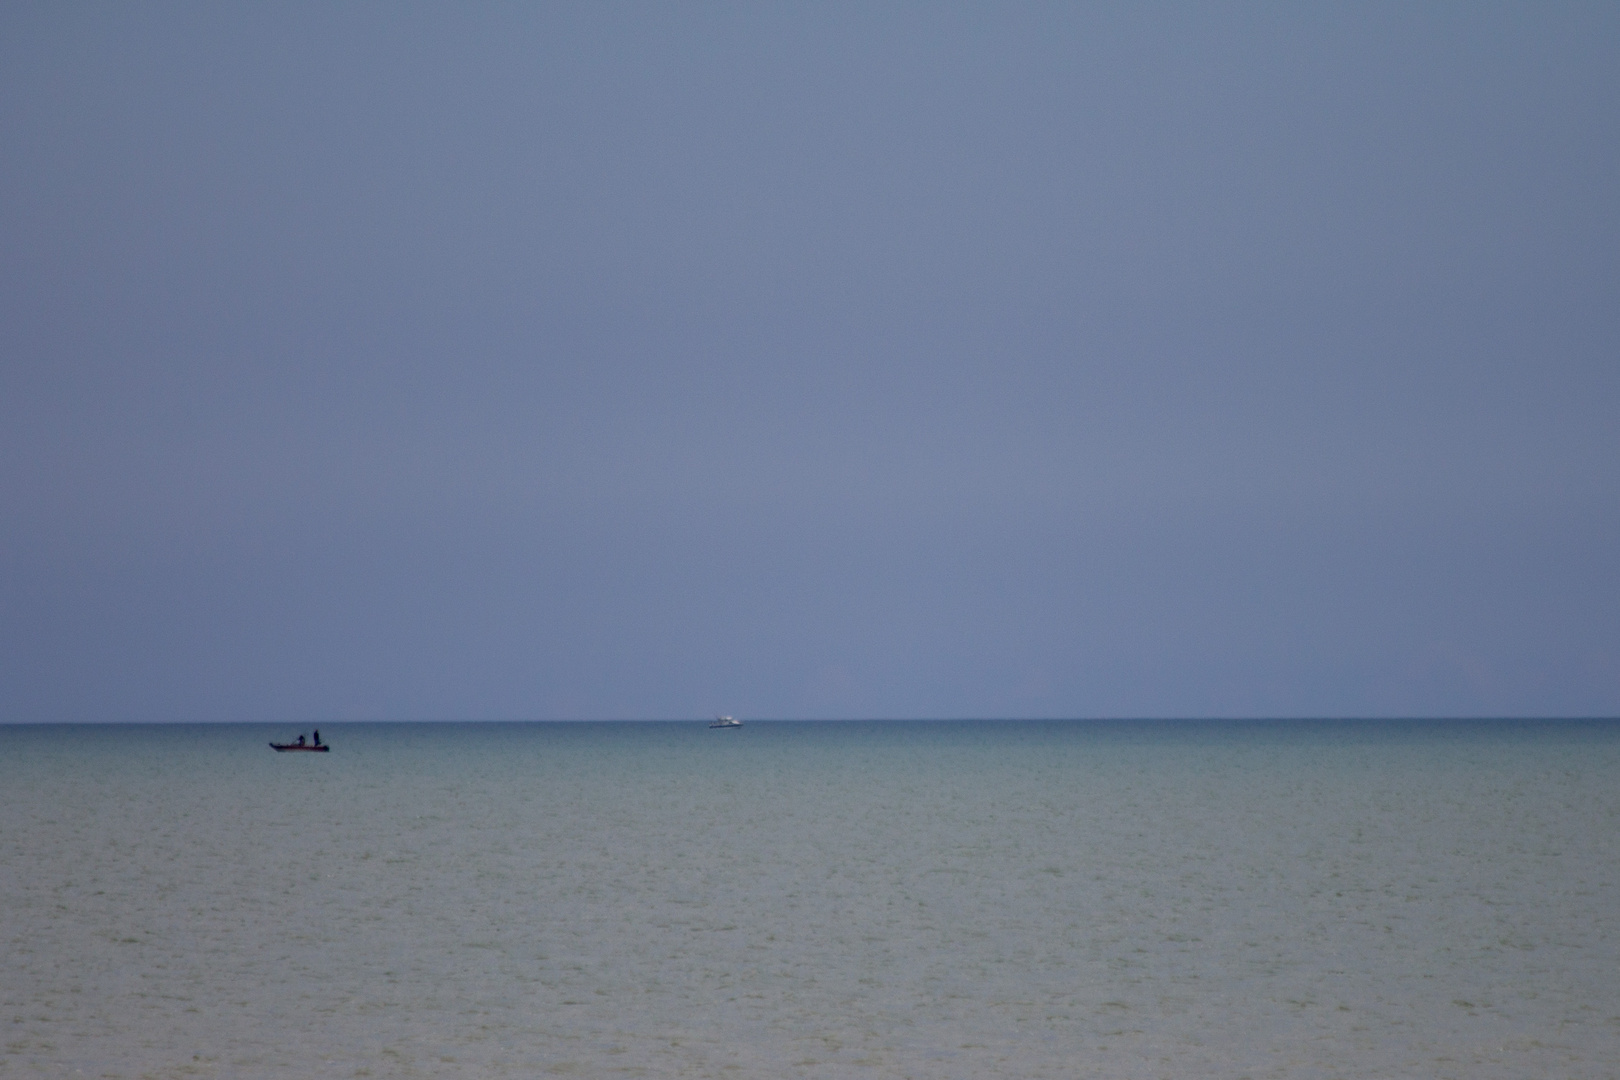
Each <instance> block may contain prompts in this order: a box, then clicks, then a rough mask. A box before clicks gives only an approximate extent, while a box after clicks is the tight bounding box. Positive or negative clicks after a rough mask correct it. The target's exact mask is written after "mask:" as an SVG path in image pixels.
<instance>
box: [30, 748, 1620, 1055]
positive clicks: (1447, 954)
mask: <svg viewBox="0 0 1620 1080" xmlns="http://www.w3.org/2000/svg"><path fill="white" fill-rule="evenodd" d="M293 733H295V729H292V728H287V727H282V728H275V729H271V728H261V727H254V726H246V725H221V726H213V727H197V726H164V727H99V726H90V727H55V726H53V727H10V728H4V727H0V860H3V861H0V940H3V942H4V945H3V947H4V954H3V977H0V1025H3V1028H4V1043H5V1046H4V1052H3V1053H0V1076H36V1075H37V1076H53V1077H54V1076H75V1075H79V1074H83V1075H85V1076H93V1077H143V1076H155V1077H180V1076H188V1077H189V1076H220V1077H249V1078H252V1077H305V1076H320V1077H347V1076H377V1077H392V1076H449V1077H463V1076H465V1077H486V1076H489V1077H502V1076H514V1077H516V1076H523V1077H528V1076H544V1075H565V1076H566V1075H575V1076H581V1077H613V1076H638V1077H687V1076H691V1077H699V1076H702V1077H735V1078H738V1080H742V1078H752V1077H761V1078H763V1077H873V1078H876V1077H919V1078H920V1077H929V1078H962V1080H967V1078H975V1080H979V1078H995V1077H1007V1078H1014V1077H1016V1078H1020V1080H1023V1078H1036V1077H1092V1076H1095V1077H1110V1078H1112V1077H1200V1078H1201V1077H1245V1076H1247V1077H1341V1076H1342V1077H1459V1078H1460V1077H1468V1078H1494V1077H1501V1078H1509V1077H1511V1078H1514V1080H1519V1078H1523V1077H1527V1076H1549V1077H1571V1078H1582V1077H1615V1076H1620V989H1617V988H1620V724H1616V723H1577V722H1546V723H1522V722H1514V723H1506V722H1504V723H1463V722H1448V723H1430V722H1420V723H1337V722H1335V723H1320V722H1314V723H1305V722H1297V723H1288V722H1282V723H1253V724H1241V723H1226V722H1218V723H1109V724H1099V723H940V724H921V723H899V724H890V723H883V724H880V723H820V724H818V723H776V724H765V723H755V724H750V725H748V726H747V727H746V728H744V729H743V730H741V731H737V732H723V731H717V732H710V731H708V730H707V729H706V728H704V727H703V726H702V725H701V724H694V725H684V724H515V725H339V724H332V725H323V731H322V734H323V735H324V736H326V738H327V741H329V742H330V743H331V744H332V745H333V748H334V749H333V752H332V753H330V754H326V755H309V754H306V755H284V754H273V753H271V752H270V750H269V749H268V748H267V747H266V745H265V743H266V741H267V740H268V739H270V738H272V737H285V736H286V735H289V734H293Z"/></svg>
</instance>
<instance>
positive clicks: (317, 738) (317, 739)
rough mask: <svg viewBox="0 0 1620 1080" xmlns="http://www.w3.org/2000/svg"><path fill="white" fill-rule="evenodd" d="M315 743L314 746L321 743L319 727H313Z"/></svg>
mask: <svg viewBox="0 0 1620 1080" xmlns="http://www.w3.org/2000/svg"><path fill="white" fill-rule="evenodd" d="M315 745H316V746H319V745H321V729H320V728H316V729H315Z"/></svg>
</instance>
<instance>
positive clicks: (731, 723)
mask: <svg viewBox="0 0 1620 1080" xmlns="http://www.w3.org/2000/svg"><path fill="white" fill-rule="evenodd" d="M709 726H710V727H711V728H739V727H742V721H741V720H733V719H732V718H731V717H729V716H717V717H715V718H714V723H712V724H710V725H709Z"/></svg>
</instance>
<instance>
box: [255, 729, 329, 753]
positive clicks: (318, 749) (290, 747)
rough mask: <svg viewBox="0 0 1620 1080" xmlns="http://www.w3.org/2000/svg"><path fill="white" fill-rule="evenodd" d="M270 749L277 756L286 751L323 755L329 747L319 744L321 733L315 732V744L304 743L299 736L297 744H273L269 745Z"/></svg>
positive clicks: (302, 738)
mask: <svg viewBox="0 0 1620 1080" xmlns="http://www.w3.org/2000/svg"><path fill="white" fill-rule="evenodd" d="M270 749H272V750H274V751H275V752H276V753H278V754H285V753H287V752H288V751H292V752H295V753H306V754H324V753H326V752H327V751H328V750H330V749H331V747H329V746H327V745H326V744H325V743H323V742H321V733H320V732H318V731H317V732H316V733H315V742H314V743H313V744H311V743H306V742H304V737H303V736H302V735H300V736H298V741H297V742H273V743H271V744H270Z"/></svg>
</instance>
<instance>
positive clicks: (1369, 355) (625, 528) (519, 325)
mask: <svg viewBox="0 0 1620 1080" xmlns="http://www.w3.org/2000/svg"><path fill="white" fill-rule="evenodd" d="M1617 416H1620V6H1616V5H1613V4H1591V5H1578V4H1566V5H1556V6H1554V5H1529V4H1526V5H1521V6H1492V5H1480V4H1456V5H1433V4H1429V5H1425V4H1416V5H1414V4H1386V5H1381V4H1350V5H1343V6H1337V7H1326V6H1323V5H1314V4H1312V5H1303V4H1302V5H1264V6H1239V5H1223V6H1195V5H1164V6H1148V5H1137V4H1129V5H1117V6H1105V7H1091V6H1080V5H1068V4H1057V5H1025V4H1018V5H1013V4H982V5H972V6H966V5H964V6H943V5H935V4H917V5H872V4H865V3H862V4H851V5H835V4H814V5H805V6H785V5H776V4H760V5H734V6H733V5H701V6H694V5H683V4H668V5H663V4H659V5H642V4H598V3H589V4H580V5H561V4H557V5H524V4H512V5H492V6H481V7H476V8H474V9H471V10H469V9H467V8H466V7H465V6H463V5H425V6H421V7H414V8H412V7H406V6H403V5H395V4H386V5H385V4H375V5H334V4H327V3H316V4H306V5H298V4H290V3H275V4H264V5H257V6H244V5H226V4H212V3H199V4H195V5H161V4H143V5H123V4H107V5H93V6H92V5H82V4H81V5H63V4H31V3H21V2H17V3H9V4H6V5H4V6H3V8H0V506H3V515H0V560H3V563H0V572H3V578H0V590H3V591H0V719H4V720H12V721H24V720H101V719H144V720H166V719H289V720H292V719H299V720H302V719H340V718H384V719H390V718H401V719H403V718H426V717H433V718H463V717H465V718H505V717H511V718H575V717H632V718H633V717H681V716H700V715H705V714H707V713H711V712H717V711H725V712H732V713H736V714H738V715H746V716H779V717H846V716H919V717H954V716H1162V715H1184V716H1233V715H1341V716H1342V715H1436V714H1440V715H1504V714H1539V715H1562V714H1578V715H1591V714H1605V715H1614V714H1616V713H1620V558H1617V555H1620V437H1617V433H1616V427H1617V425H1616V417H1617Z"/></svg>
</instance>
